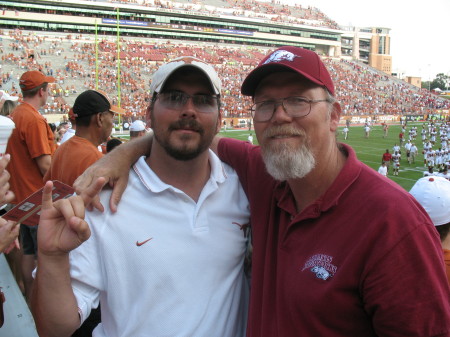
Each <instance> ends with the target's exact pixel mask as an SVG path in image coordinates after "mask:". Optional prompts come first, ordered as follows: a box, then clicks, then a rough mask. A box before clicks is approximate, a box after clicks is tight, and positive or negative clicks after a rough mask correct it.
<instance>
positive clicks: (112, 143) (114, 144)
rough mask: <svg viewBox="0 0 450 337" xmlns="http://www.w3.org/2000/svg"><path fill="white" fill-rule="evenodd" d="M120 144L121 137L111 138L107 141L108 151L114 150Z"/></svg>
mask: <svg viewBox="0 0 450 337" xmlns="http://www.w3.org/2000/svg"><path fill="white" fill-rule="evenodd" d="M120 144H122V141H121V140H120V139H117V138H111V139H110V140H108V142H107V143H106V152H107V153H109V152H111V151H112V150H114V148H115V147H117V146H119V145H120Z"/></svg>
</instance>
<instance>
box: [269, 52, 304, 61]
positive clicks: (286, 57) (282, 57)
mask: <svg viewBox="0 0 450 337" xmlns="http://www.w3.org/2000/svg"><path fill="white" fill-rule="evenodd" d="M296 57H301V56H297V55H295V54H293V53H291V52H290V51H287V50H277V51H275V52H274V53H273V54H272V55H270V56H269V58H268V59H267V60H266V61H265V62H264V63H263V64H267V63H271V62H281V61H289V62H293V61H294V59H295V58H296Z"/></svg>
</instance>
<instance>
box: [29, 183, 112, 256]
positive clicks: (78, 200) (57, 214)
mask: <svg viewBox="0 0 450 337" xmlns="http://www.w3.org/2000/svg"><path fill="white" fill-rule="evenodd" d="M104 184H105V180H104V179H103V178H99V179H97V180H96V181H95V183H94V184H93V185H91V186H90V187H89V188H88V189H87V190H86V191H85V192H84V193H83V195H82V196H72V197H70V198H68V199H61V200H58V201H56V202H55V203H54V202H53V200H52V188H53V183H52V182H51V181H48V182H47V183H46V184H45V187H44V190H43V194H42V211H41V218H40V220H39V231H38V249H39V254H43V255H46V256H58V255H66V254H67V253H69V252H70V251H71V250H73V249H75V248H77V247H78V246H79V245H81V244H82V243H83V242H84V241H86V240H87V239H88V238H89V237H90V236H91V231H90V229H89V225H88V224H87V222H86V221H84V214H85V204H88V203H90V202H92V199H93V198H94V197H95V196H97V195H98V193H99V192H100V190H101V189H102V187H103V185H104Z"/></svg>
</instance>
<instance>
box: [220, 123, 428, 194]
mask: <svg viewBox="0 0 450 337" xmlns="http://www.w3.org/2000/svg"><path fill="white" fill-rule="evenodd" d="M411 126H417V127H418V128H417V131H418V135H417V139H416V146H417V147H418V149H419V155H418V156H417V157H416V163H415V164H411V165H409V164H408V162H407V160H406V151H405V149H404V148H403V147H402V150H401V151H402V159H401V166H400V172H399V175H398V176H393V175H392V167H391V171H390V172H389V173H390V174H389V175H388V177H389V179H392V180H393V181H395V182H396V183H397V184H399V185H400V186H402V187H403V188H404V189H406V190H407V191H409V190H410V189H411V187H412V186H413V185H414V183H415V182H416V181H417V179H419V178H421V177H422V176H423V172H424V171H425V169H426V168H425V167H424V166H423V155H422V154H421V153H422V140H421V138H420V137H421V135H420V130H421V129H422V128H421V124H420V123H417V124H408V128H407V132H406V135H405V137H406V138H407V136H408V130H409V128H410V127H411ZM342 129H343V127H340V128H339V132H338V134H337V138H338V141H340V142H344V143H347V144H349V145H350V146H352V147H353V148H354V149H355V151H356V154H357V156H358V159H359V160H361V161H362V162H363V163H365V164H366V165H368V166H370V167H372V168H373V169H375V170H378V168H379V167H380V164H381V156H382V155H383V153H384V152H385V151H386V149H389V152H391V153H392V147H393V146H394V145H395V143H398V142H399V140H398V134H399V133H400V130H401V127H400V125H390V126H389V133H388V137H387V138H383V129H382V126H381V125H380V124H377V125H375V126H373V127H372V131H371V133H370V136H369V138H365V137H364V127H363V126H361V125H359V126H350V131H349V137H348V139H347V140H344V136H343V134H342ZM249 133H250V131H248V130H227V131H225V132H224V131H221V132H220V135H221V136H225V137H231V138H236V139H240V140H244V141H246V140H247V137H248V135H249ZM252 133H253V139H254V142H255V143H256V137H255V135H254V132H252ZM435 148H436V147H435Z"/></svg>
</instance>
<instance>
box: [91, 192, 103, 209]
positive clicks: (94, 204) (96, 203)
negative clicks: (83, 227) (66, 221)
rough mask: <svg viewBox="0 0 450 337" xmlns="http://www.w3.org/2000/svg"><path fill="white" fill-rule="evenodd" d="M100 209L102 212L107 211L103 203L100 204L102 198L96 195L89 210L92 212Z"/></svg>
mask: <svg viewBox="0 0 450 337" xmlns="http://www.w3.org/2000/svg"><path fill="white" fill-rule="evenodd" d="M94 207H95V208H96V209H98V210H99V211H100V212H103V211H104V210H105V208H104V207H103V205H102V203H101V202H100V197H99V196H98V195H96V196H95V197H94V199H93V200H92V202H91V204H90V206H89V208H88V209H89V210H90V211H92V209H93V208H94Z"/></svg>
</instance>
